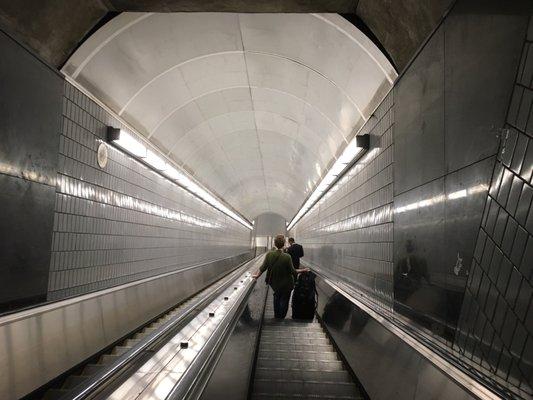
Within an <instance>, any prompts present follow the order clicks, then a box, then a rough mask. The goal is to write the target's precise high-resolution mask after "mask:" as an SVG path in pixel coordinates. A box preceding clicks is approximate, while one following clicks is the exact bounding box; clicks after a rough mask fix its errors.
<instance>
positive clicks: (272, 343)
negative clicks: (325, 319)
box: [252, 293, 363, 400]
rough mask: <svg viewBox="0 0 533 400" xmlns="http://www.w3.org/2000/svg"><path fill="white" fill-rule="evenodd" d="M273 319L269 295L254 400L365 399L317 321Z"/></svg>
mask: <svg viewBox="0 0 533 400" xmlns="http://www.w3.org/2000/svg"><path fill="white" fill-rule="evenodd" d="M289 313H290V312H289ZM273 317H274V313H273V308H272V294H271V293H269V299H268V300H267V306H266V309H265V319H264V322H263V327H262V331H261V338H260V342H259V349H258V356H257V363H256V368H255V376H254V383H253V393H252V400H269V399H278V400H281V399H292V400H296V399H298V400H304V399H313V400H319V399H346V400H347V399H363V397H362V394H361V393H360V391H359V389H358V387H357V386H356V385H355V383H354V382H353V380H352V377H351V375H350V373H349V372H348V371H347V370H346V368H345V367H344V365H343V363H342V361H341V360H340V358H339V356H338V354H337V352H336V351H335V349H334V347H333V345H332V344H331V342H330V340H329V338H328V337H327V335H326V333H325V332H324V330H323V328H322V326H321V325H320V324H319V323H318V322H317V321H312V322H303V321H295V320H291V319H289V318H287V319H285V320H282V321H279V320H275V319H274V318H273Z"/></svg>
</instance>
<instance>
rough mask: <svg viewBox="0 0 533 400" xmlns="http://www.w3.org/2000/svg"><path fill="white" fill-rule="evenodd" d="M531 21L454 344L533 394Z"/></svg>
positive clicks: (532, 54) (532, 24)
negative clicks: (506, 130)
mask: <svg viewBox="0 0 533 400" xmlns="http://www.w3.org/2000/svg"><path fill="white" fill-rule="evenodd" d="M532 102H533V21H530V27H529V35H528V38H527V40H526V42H525V43H524V48H523V51H522V62H521V66H520V69H519V72H518V75H517V81H516V84H515V87H514V92H513V97H512V101H511V106H510V109H509V114H508V117H507V127H508V132H507V133H506V134H505V136H504V137H503V141H502V147H501V149H500V151H499V153H498V162H497V164H496V168H495V170H494V175H493V178H492V183H491V186H490V190H489V194H488V197H487V201H486V204H485V211H484V214H483V220H482V224H481V228H480V230H479V236H478V239H477V244H476V251H475V254H474V261H473V263H472V269H471V273H470V277H469V280H468V285H467V289H466V293H465V301H464V304H463V308H462V310H461V317H460V321H459V327H458V329H457V338H456V343H455V344H456V347H457V349H459V350H460V351H461V352H462V353H463V354H465V355H466V356H467V357H468V358H470V359H471V360H472V361H474V362H476V363H478V364H480V365H482V366H483V367H485V368H486V369H488V370H490V371H491V372H492V373H493V374H496V375H497V376H498V377H500V378H501V379H503V380H507V381H508V382H510V383H511V384H513V385H515V386H518V387H520V388H521V389H522V390H524V391H525V392H527V393H529V394H530V395H532V394H533V303H532V297H533V206H532V203H531V201H532V198H533V176H532V171H533V112H532V111H531V110H532Z"/></svg>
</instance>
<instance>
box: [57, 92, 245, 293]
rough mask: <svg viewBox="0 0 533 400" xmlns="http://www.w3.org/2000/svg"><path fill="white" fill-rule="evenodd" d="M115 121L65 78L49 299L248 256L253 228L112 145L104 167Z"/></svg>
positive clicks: (117, 125) (118, 125)
mask: <svg viewBox="0 0 533 400" xmlns="http://www.w3.org/2000/svg"><path fill="white" fill-rule="evenodd" d="M108 125H111V126H114V127H120V123H119V122H118V121H117V120H115V119H114V118H113V117H112V116H111V115H109V114H108V113H107V112H106V111H105V110H104V109H102V108H101V107H100V106H98V105H97V104H96V103H94V102H93V101H92V100H90V99H89V98H88V97H87V96H85V95H84V94H83V93H81V92H80V91H79V90H78V89H76V88H75V87H74V86H72V85H71V84H69V83H65V92H64V97H63V115H62V130H61V135H60V145H59V169H58V179H57V190H56V202H55V214H54V231H53V240H52V257H51V261H50V275H49V283H48V300H55V299H61V298H64V297H67V296H74V295H80V294H83V293H87V292H90V291H94V290H101V289H105V288H109V287H111V286H115V285H118V284H123V283H127V282H131V281H134V280H138V279H143V278H147V277H151V276H155V275H159V274H163V273H167V272H171V271H176V270H179V269H180V268H184V267H188V266H192V265H198V264H202V263H208V262H211V261H214V260H219V259H224V258H228V259H229V260H228V262H235V261H236V260H237V259H239V260H241V259H242V258H243V257H245V256H243V254H248V252H249V250H250V231H249V230H248V229H247V228H245V227H244V226H242V225H241V224H239V223H238V222H236V221H234V220H233V219H231V218H229V217H227V216H226V215H225V214H223V213H221V212H219V211H217V210H215V209H214V208H212V207H211V206H209V205H207V204H206V203H204V202H203V201H201V200H199V199H197V198H196V197H194V196H193V195H191V194H190V193H188V192H187V191H185V190H184V189H181V188H180V187H178V186H176V185H174V184H172V183H170V182H169V181H168V180H167V179H165V178H163V177H161V176H160V175H158V174H156V173H155V172H152V171H151V170H149V169H148V168H146V167H144V166H143V165H142V164H140V163H138V162H136V161H134V160H133V159H132V158H131V157H129V156H127V155H125V154H124V153H122V152H120V151H118V150H116V149H114V148H113V147H110V146H108V151H109V161H108V163H107V165H106V167H105V168H103V169H102V168H100V167H99V166H98V164H97V155H96V154H97V148H98V146H99V144H100V143H102V141H103V140H105V132H106V126H108ZM237 256H240V258H239V257H237ZM233 257H237V258H236V259H233Z"/></svg>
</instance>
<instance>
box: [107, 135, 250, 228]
mask: <svg viewBox="0 0 533 400" xmlns="http://www.w3.org/2000/svg"><path fill="white" fill-rule="evenodd" d="M107 136H108V141H109V142H111V143H113V144H114V145H116V146H117V147H119V148H120V149H122V150H124V151H125V152H127V153H128V154H130V155H132V156H133V157H135V158H137V159H139V160H140V161H142V162H143V163H144V164H146V165H148V166H149V167H151V168H152V169H153V170H155V171H157V172H159V173H160V174H162V175H164V176H165V177H166V178H168V179H169V180H170V181H172V182H173V183H175V184H178V185H179V186H181V187H184V188H185V189H187V190H188V191H189V192H191V193H193V194H194V195H196V196H197V197H199V198H200V199H202V200H204V201H205V202H206V203H208V204H210V205H211V206H212V207H214V208H216V209H217V210H219V211H222V212H223V213H224V214H226V215H228V216H229V217H231V218H233V219H234V220H235V221H237V222H239V223H241V224H242V225H244V226H245V227H247V228H248V229H253V226H252V224H250V223H249V222H248V221H247V220H245V219H244V218H242V217H241V216H240V215H238V214H237V213H236V212H234V211H233V210H231V209H230V208H229V207H227V206H226V205H225V204H224V203H222V201H220V200H219V199H217V198H216V197H215V196H214V195H213V194H211V193H210V192H208V191H207V190H206V189H205V188H203V187H202V186H200V184H198V183H197V182H195V181H194V180H193V179H191V178H190V177H188V176H187V175H186V173H185V172H183V171H180V170H178V169H177V168H175V167H174V166H173V165H172V163H170V162H168V161H167V160H165V158H163V157H161V156H160V155H159V154H157V152H155V151H153V150H152V149H150V148H148V147H147V146H146V145H145V144H144V143H143V142H142V141H141V140H140V139H138V138H136V137H135V136H134V135H132V134H131V133H129V132H126V131H125V130H123V129H117V128H112V127H108V135H107Z"/></svg>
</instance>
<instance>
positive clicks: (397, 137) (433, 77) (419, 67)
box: [394, 26, 445, 194]
mask: <svg viewBox="0 0 533 400" xmlns="http://www.w3.org/2000/svg"><path fill="white" fill-rule="evenodd" d="M394 97H395V102H394V103H395V110H394V117H395V121H394V194H399V193H403V192H405V191H406V190H409V189H412V188H414V187H416V186H419V185H421V184H424V183H426V182H428V181H430V180H432V179H435V178H438V177H439V176H442V175H443V174H444V171H445V166H444V27H443V26H441V27H440V28H439V29H438V30H437V31H436V32H435V34H434V35H433V37H431V39H430V40H429V42H428V43H427V44H426V45H425V47H424V48H423V49H422V51H421V52H420V54H419V55H418V56H417V57H416V59H415V60H414V61H413V63H412V64H411V65H410V66H409V67H408V69H407V70H406V71H405V73H404V74H403V76H402V77H401V78H400V79H399V81H398V83H397V84H396V86H395V87H394Z"/></svg>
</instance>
